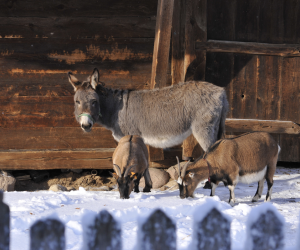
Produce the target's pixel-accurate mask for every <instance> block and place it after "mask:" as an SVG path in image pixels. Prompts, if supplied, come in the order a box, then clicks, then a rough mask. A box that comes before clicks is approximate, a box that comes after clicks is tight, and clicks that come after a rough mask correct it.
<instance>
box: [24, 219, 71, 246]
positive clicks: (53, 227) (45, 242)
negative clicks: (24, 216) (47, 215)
mask: <svg viewBox="0 0 300 250" xmlns="http://www.w3.org/2000/svg"><path fill="white" fill-rule="evenodd" d="M65 241H66V240H65V226H64V225H63V224H62V223H61V222H60V221H58V220H56V219H46V220H38V221H37V222H35V223H34V224H33V225H32V226H31V228H30V250H64V249H65Z"/></svg>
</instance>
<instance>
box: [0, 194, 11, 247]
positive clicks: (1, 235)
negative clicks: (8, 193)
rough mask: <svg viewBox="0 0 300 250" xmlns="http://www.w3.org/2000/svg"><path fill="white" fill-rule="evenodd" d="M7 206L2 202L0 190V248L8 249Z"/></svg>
mask: <svg viewBox="0 0 300 250" xmlns="http://www.w3.org/2000/svg"><path fill="white" fill-rule="evenodd" d="M9 213H10V211H9V207H8V206H7V205H6V204H5V203H4V202H3V191H2V190H0V249H1V250H9Z"/></svg>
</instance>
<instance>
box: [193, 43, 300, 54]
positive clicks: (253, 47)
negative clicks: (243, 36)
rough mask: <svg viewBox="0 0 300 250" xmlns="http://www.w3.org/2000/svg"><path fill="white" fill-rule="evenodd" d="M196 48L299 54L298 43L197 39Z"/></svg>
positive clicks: (246, 52)
mask: <svg viewBox="0 0 300 250" xmlns="http://www.w3.org/2000/svg"><path fill="white" fill-rule="evenodd" d="M196 50H199V51H207V52H223V53H242V54H251V55H271V56H283V57H294V56H300V45H299V44H269V43H253V42H235V41H217V40H208V41H206V42H205V41H198V42H197V43H196Z"/></svg>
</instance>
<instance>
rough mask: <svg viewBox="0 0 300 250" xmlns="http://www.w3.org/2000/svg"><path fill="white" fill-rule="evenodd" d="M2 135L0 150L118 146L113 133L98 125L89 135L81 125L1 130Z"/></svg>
mask: <svg viewBox="0 0 300 250" xmlns="http://www.w3.org/2000/svg"><path fill="white" fill-rule="evenodd" d="M74 119H75V118H74ZM0 134H1V136H2V138H1V143H0V150H7V149H11V150H21V149H26V150H29V149H35V150H41V149H57V150H59V149H74V150H75V149H77V148H81V149H83V148H87V149H88V148H115V147H116V146H117V143H116V141H115V140H114V139H113V137H112V132H111V131H110V130H107V129H105V128H102V127H99V126H98V125H96V127H93V129H92V131H91V132H89V133H85V132H83V131H82V129H81V128H80V126H79V124H76V127H43V128H37V127H20V128H0Z"/></svg>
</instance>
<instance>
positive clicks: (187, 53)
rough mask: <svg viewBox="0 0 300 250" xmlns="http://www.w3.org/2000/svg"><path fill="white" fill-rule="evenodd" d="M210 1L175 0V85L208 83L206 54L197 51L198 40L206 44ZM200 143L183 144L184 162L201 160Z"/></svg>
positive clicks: (173, 73) (173, 50)
mask: <svg viewBox="0 0 300 250" xmlns="http://www.w3.org/2000/svg"><path fill="white" fill-rule="evenodd" d="M206 9H207V0H175V3H174V16H173V29H172V64H171V73H172V84H177V83H179V82H183V81H188V80H205V63H206V52H205V51H204V50H203V51H200V50H196V41H203V42H206V41H207V21H206V19H207V18H206ZM197 144H198V142H197V140H196V139H195V138H194V137H193V136H192V135H191V136H189V137H188V138H187V139H186V140H185V141H184V142H183V145H182V147H183V151H182V159H183V160H188V159H191V158H195V157H198V156H199V155H200V154H201V153H202V151H199V150H198V151H195V147H196V145H197Z"/></svg>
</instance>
